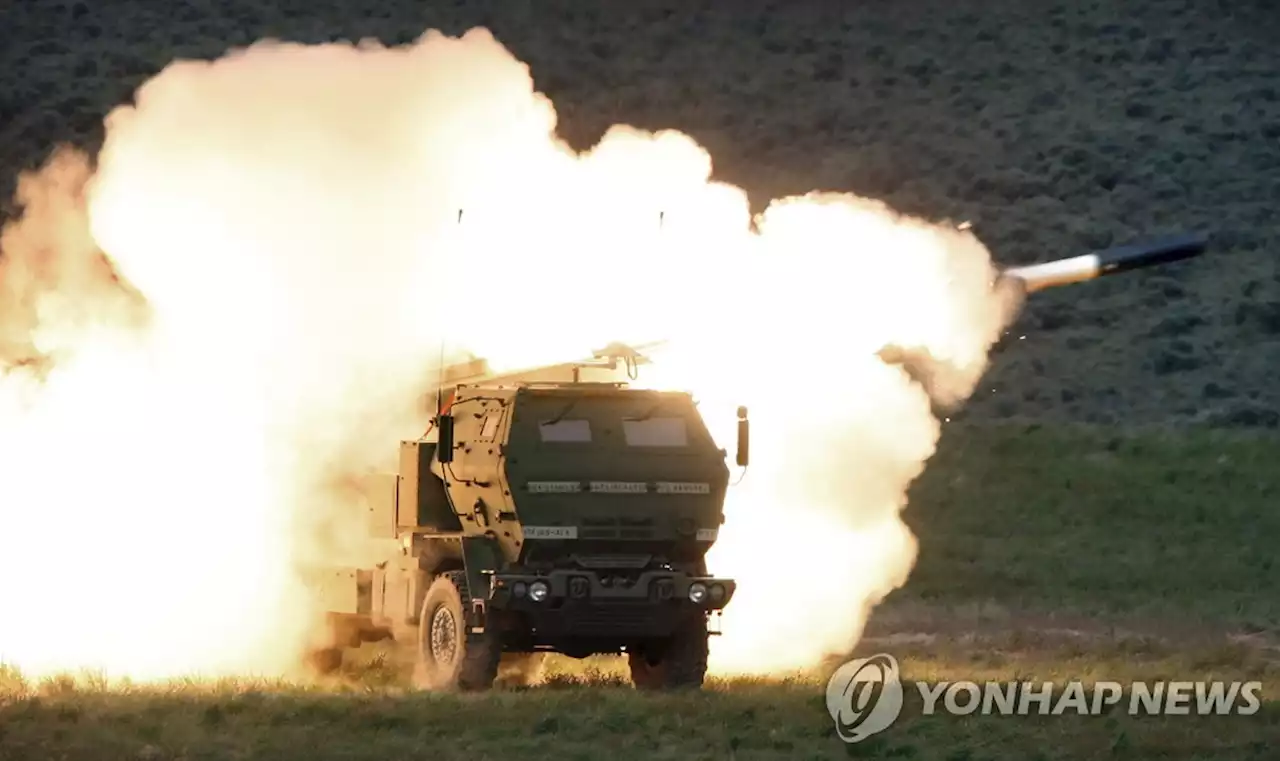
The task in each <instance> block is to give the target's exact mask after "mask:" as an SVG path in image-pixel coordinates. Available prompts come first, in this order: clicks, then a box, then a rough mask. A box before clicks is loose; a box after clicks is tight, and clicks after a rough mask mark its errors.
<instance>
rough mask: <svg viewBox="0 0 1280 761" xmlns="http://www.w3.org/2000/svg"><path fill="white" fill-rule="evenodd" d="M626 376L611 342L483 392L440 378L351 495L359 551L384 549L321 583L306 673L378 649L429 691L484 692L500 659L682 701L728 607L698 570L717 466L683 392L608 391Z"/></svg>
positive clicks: (716, 580)
mask: <svg viewBox="0 0 1280 761" xmlns="http://www.w3.org/2000/svg"><path fill="white" fill-rule="evenodd" d="M646 362H647V359H646V357H645V356H644V355H643V354H642V353H641V352H640V350H637V349H634V348H631V347H627V346H623V345H619V344H615V345H612V346H609V347H606V348H605V349H603V350H600V351H597V352H595V353H594V355H593V356H592V357H591V358H590V359H585V360H582V361H578V362H570V363H566V364H562V365H554V366H548V367H540V368H536V369H533V370H530V371H525V372H519V373H512V374H507V375H502V376H498V375H496V374H494V373H492V372H491V371H490V369H489V367H488V364H487V362H485V361H484V360H477V361H475V362H472V363H469V364H466V365H461V366H456V367H452V368H449V369H448V370H447V371H446V372H445V374H444V376H443V377H442V379H441V382H440V384H439V388H438V389H437V393H438V394H439V397H440V404H439V412H438V414H437V416H436V417H435V421H434V423H433V425H432V428H431V430H429V431H428V432H427V433H426V434H425V435H424V436H422V437H420V438H419V439H416V440H413V441H403V442H401V443H400V452H399V455H400V457H399V468H398V472H396V473H387V474H376V475H373V476H371V477H369V478H368V479H367V481H366V484H365V498H366V502H367V505H368V517H369V530H370V533H371V536H374V537H382V538H386V539H393V540H396V541H397V542H398V543H399V544H398V548H399V549H398V551H397V552H396V553H395V554H394V556H392V557H388V558H387V559H386V560H385V562H382V563H379V564H378V565H376V566H375V567H372V568H361V569H340V570H336V571H334V572H332V573H330V574H328V575H327V577H326V579H325V582H324V584H323V585H322V591H323V593H324V594H325V597H326V603H327V608H328V610H329V611H330V613H329V616H330V619H329V626H330V636H329V638H328V640H327V641H325V642H322V643H321V645H322V646H321V647H320V648H318V650H317V651H316V652H315V653H313V661H314V662H315V663H316V664H317V665H320V666H321V667H322V669H325V670H328V669H333V668H336V667H337V666H338V665H339V664H340V660H341V649H342V648H343V647H354V646H358V645H359V644H360V643H361V642H363V641H374V640H380V639H386V638H388V637H390V638H393V639H395V640H396V641H397V642H405V643H411V644H412V645H413V647H414V648H415V650H416V660H417V664H416V672H417V679H416V682H417V683H418V684H419V685H420V686H423V687H426V688H431V689H461V690H481V689H486V688H488V687H490V686H491V685H492V683H493V682H494V679H495V676H496V674H497V669H498V666H499V663H500V660H501V659H502V658H503V656H504V655H507V656H512V655H520V654H536V653H542V652H555V653H562V654H565V655H569V656H572V657H578V658H581V657H586V656H589V655H593V654H601V653H610V654H625V655H626V656H627V658H628V661H629V665H630V669H631V677H632V680H633V682H634V684H635V685H636V687H638V688H642V689H666V688H680V687H696V686H699V685H701V684H702V682H703V678H704V675H705V673H706V669H707V655H708V638H709V637H710V636H713V635H714V634H716V633H718V632H716V631H715V630H714V628H713V627H711V626H710V624H711V621H712V619H713V618H718V616H717V614H718V613H719V611H721V610H723V609H724V607H725V606H726V605H728V604H729V602H730V601H731V600H732V599H733V595H734V591H735V584H734V581H733V580H732V579H727V578H721V577H718V576H714V575H711V574H709V573H708V569H707V564H706V555H707V551H708V550H709V549H710V548H711V546H712V545H713V544H714V543H715V541H716V537H717V535H718V532H719V528H720V526H721V524H722V523H723V521H724V512H723V506H724V501H725V493H726V490H727V488H728V482H729V473H730V471H729V466H728V464H727V462H726V459H727V452H726V451H725V450H723V449H721V448H720V447H719V446H718V445H717V442H716V441H715V440H713V438H712V435H711V433H710V431H709V430H708V428H707V426H706V424H705V423H704V421H703V419H702V417H701V416H700V415H699V412H698V409H697V407H696V406H695V404H694V399H693V397H692V396H691V395H690V394H688V393H684V392H680V391H656V390H648V389H642V388H633V387H632V386H631V385H630V384H629V383H628V379H634V378H635V377H636V374H637V373H638V371H639V370H638V368H639V367H640V366H641V365H643V364H645V363H646ZM624 371H625V376H626V377H623V374H624ZM620 378H621V379H620ZM738 415H739V422H738V441H737V452H736V462H737V464H738V465H739V466H742V467H745V466H746V465H747V463H748V447H749V438H748V432H749V421H748V418H747V411H746V409H745V408H740V409H739V410H738Z"/></svg>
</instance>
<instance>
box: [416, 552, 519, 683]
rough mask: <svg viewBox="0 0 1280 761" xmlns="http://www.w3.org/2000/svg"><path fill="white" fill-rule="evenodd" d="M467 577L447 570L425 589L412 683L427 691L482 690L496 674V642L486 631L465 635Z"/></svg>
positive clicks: (499, 651)
mask: <svg viewBox="0 0 1280 761" xmlns="http://www.w3.org/2000/svg"><path fill="white" fill-rule="evenodd" d="M469 599H470V597H469V595H468V593H467V577H466V574H465V573H463V572H462V571H450V572H448V573H444V574H441V575H440V576H438V577H436V579H435V581H433V582H432V583H431V586H430V587H429V588H428V589H427V594H426V597H425V598H424V599H423V601H422V612H421V614H420V615H419V617H418V654H417V655H418V657H417V666H416V668H415V675H414V682H415V683H416V684H417V685H418V686H419V687H422V688H425V689H428V690H450V691H451V690H462V691H472V690H487V689H489V688H490V687H492V686H493V680H494V678H495V677H497V675H498V659H499V658H500V657H501V656H502V647H501V642H500V640H499V639H498V636H497V634H496V632H494V631H493V630H492V629H489V628H487V627H486V630H485V633H484V634H477V635H471V634H468V632H467V620H466V615H465V613H466V608H465V607H464V606H465V604H466V601H467V600H469Z"/></svg>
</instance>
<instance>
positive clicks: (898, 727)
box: [0, 426, 1280, 761]
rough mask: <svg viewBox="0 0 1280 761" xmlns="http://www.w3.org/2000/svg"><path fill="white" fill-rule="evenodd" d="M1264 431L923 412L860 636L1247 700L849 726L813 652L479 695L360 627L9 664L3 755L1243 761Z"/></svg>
mask: <svg viewBox="0 0 1280 761" xmlns="http://www.w3.org/2000/svg"><path fill="white" fill-rule="evenodd" d="M1277 462H1280V441H1277V440H1275V439H1274V438H1272V439H1265V438H1257V437H1246V436H1242V435H1231V436H1228V435H1226V434H1223V433H1210V432H1198V433H1197V432H1185V431H1184V432H1180V433H1179V434H1177V436H1176V437H1175V436H1171V435H1169V434H1162V433H1159V432H1151V433H1146V434H1124V435H1122V434H1119V433H1113V432H1111V431H1109V430H1096V429H1094V430H1091V429H1072V430H1065V431H1064V430H1061V429H1054V430H1049V429H1037V428H1014V427H1003V428H977V427H960V426H955V427H952V428H950V429H948V431H947V434H946V436H945V437H944V441H943V446H942V449H941V451H940V452H939V454H938V456H937V458H936V460H935V461H934V463H933V467H932V468H931V469H930V470H929V471H928V472H927V473H926V475H925V476H924V477H923V478H922V479H921V480H920V482H919V483H917V484H916V487H915V488H914V490H913V491H914V494H913V501H912V503H911V505H910V507H909V508H908V512H907V516H908V520H909V522H910V523H911V524H912V526H913V529H914V530H915V531H916V532H917V533H918V534H919V536H920V538H921V556H920V560H919V563H918V565H917V568H916V571H915V573H914V574H913V576H912V578H911V580H910V581H909V582H908V584H907V586H906V587H904V588H903V589H902V590H899V591H898V592H896V593H895V594H893V595H892V596H891V597H890V599H889V600H887V601H886V602H885V603H884V604H883V605H882V606H881V607H880V608H878V609H877V610H876V612H875V613H874V614H873V620H872V623H871V626H870V628H869V631H868V637H867V639H865V640H864V642H863V643H862V644H860V646H859V648H858V650H859V651H860V652H874V651H878V650H886V651H889V652H892V653H893V654H895V655H896V656H897V657H898V658H899V660H900V662H901V663H902V667H903V671H904V677H905V678H907V679H926V680H930V681H937V680H960V679H977V680H986V679H991V680H998V681H1003V680H1013V679H1018V680H1035V681H1040V680H1059V681H1061V680H1067V679H1084V680H1088V681H1093V680H1108V681H1117V682H1121V683H1126V682H1130V681H1134V680H1156V679H1169V680H1188V681H1195V680H1201V679H1227V680H1238V681H1261V682H1263V692H1262V699H1263V705H1262V707H1261V710H1260V711H1259V712H1258V713H1256V714H1254V715H1251V716H1211V717H1194V716H1167V717H1144V716H1130V715H1128V714H1127V713H1125V712H1123V711H1122V712H1117V713H1112V714H1109V715H1103V716H1071V715H1063V716H1043V717H1039V716H1037V717H1001V716H987V717H983V716H973V717H951V716H945V715H936V716H921V715H920V710H919V700H918V698H916V697H915V696H914V690H913V689H910V688H909V689H908V692H907V695H908V701H907V706H906V708H905V709H904V713H903V717H902V718H901V719H900V720H899V721H898V723H897V724H895V725H894V726H893V727H891V728H890V729H889V730H886V731H885V732H883V733H881V734H880V735H877V736H876V737H874V738H871V739H870V740H867V741H865V742H863V743H858V744H856V745H845V744H844V743H842V742H840V741H839V740H838V739H837V738H836V737H835V735H834V733H833V731H832V725H831V722H830V719H829V718H828V716H827V713H826V710H825V707H824V703H823V689H822V687H823V679H824V676H825V674H824V673H823V672H818V673H815V674H811V675H801V676H797V677H796V678H793V679H790V680H747V679H735V680H713V681H712V682H711V683H710V684H709V685H708V687H707V689H706V690H705V691H703V692H701V693H694V694H674V695H656V696H655V695H644V694H639V693H636V692H634V691H633V690H632V689H631V688H630V686H629V685H628V684H627V683H626V680H625V678H623V676H622V672H621V670H620V664H619V663H617V662H616V661H610V660H608V659H592V660H591V661H588V662H586V663H577V662H570V661H565V662H556V663H553V664H552V665H551V666H550V668H549V670H548V672H547V675H546V678H545V681H544V683H543V684H541V685H539V686H536V687H533V688H527V689H526V688H502V689H498V690H496V691H494V692H492V693H490V694H487V695H432V694H421V693H414V692H412V691H409V690H406V689H404V688H403V687H402V684H401V677H400V672H399V671H397V669H395V668H394V667H393V665H392V663H391V661H389V660H388V659H387V657H386V654H385V653H383V652H377V651H370V652H369V653H367V654H365V657H364V659H363V661H362V662H357V663H355V664H353V665H352V666H351V667H350V669H349V671H348V673H347V674H346V678H345V679H342V680H339V681H335V682H333V683H328V684H298V683H283V682H282V683H252V682H236V681H228V682H213V683H201V682H197V681H191V682H185V683H183V682H180V683H175V684H173V685H168V686H135V687H130V686H128V685H106V684H102V683H100V682H97V683H95V682H94V681H93V680H92V679H87V678H81V679H79V680H77V679H75V678H72V677H63V678H59V679H50V680H45V681H43V682H40V683H34V684H32V683H28V682H26V681H24V680H23V679H22V677H21V675H19V674H16V673H15V672H12V671H9V672H3V673H0V757H3V758H5V759H6V760H7V759H10V758H12V759H26V758H31V759H37V758H38V759H46V758H59V759H66V760H67V761H76V760H77V759H101V758H129V759H185V760H187V761H195V759H206V758H208V759H213V758H271V759H295V758H296V759H308V761H311V760H315V759H379V760H380V761H381V760H382V759H398V758H424V757H430V758H433V759H454V758H458V759H464V758H465V759H469V760H471V761H482V760H484V759H509V758H520V757H554V758H557V759H579V758H580V759H598V758H602V757H610V758H614V759H619V760H623V759H685V758H707V759H743V760H745V759H764V758H843V757H847V756H853V757H864V758H910V759H939V760H942V759H971V760H976V759H1073V758H1115V759H1137V758H1142V759H1146V758H1162V759H1183V760H1190V759H1211V758H1212V759H1218V758H1231V759H1256V760H1257V761H1264V760H1270V759H1274V758H1275V749H1276V748H1277V747H1280V700H1277V696H1276V692H1275V687H1276V686H1277V685H1278V684H1280V679H1278V677H1280V658H1278V657H1277V652H1280V650H1278V649H1277V636H1276V634H1277V631H1278V630H1280V608H1278V607H1277V602H1276V601H1277V591H1280V570H1278V569H1276V568H1275V567H1274V565H1273V564H1272V563H1271V562H1270V553H1269V551H1268V550H1269V548H1270V547H1271V546H1273V544H1274V541H1275V539H1276V538H1277V537H1280V514H1278V513H1280V500H1277V498H1276V497H1277V495H1276V492H1275V489H1276V486H1275V479H1274V476H1273V475H1272V474H1274V473H1275V472H1276V471H1275V467H1276V463H1277Z"/></svg>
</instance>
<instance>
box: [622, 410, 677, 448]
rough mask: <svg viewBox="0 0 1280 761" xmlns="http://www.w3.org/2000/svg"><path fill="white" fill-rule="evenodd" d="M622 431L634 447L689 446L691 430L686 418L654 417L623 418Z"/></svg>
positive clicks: (628, 443) (629, 443) (628, 442)
mask: <svg viewBox="0 0 1280 761" xmlns="http://www.w3.org/2000/svg"><path fill="white" fill-rule="evenodd" d="M622 432H623V435H624V436H625V437H626V440H627V445H628V446H632V447H687V446H689V431H688V429H687V428H686V427H685V423H684V418H680V417H654V418H649V419H647V420H623V421H622Z"/></svg>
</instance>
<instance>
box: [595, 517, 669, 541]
mask: <svg viewBox="0 0 1280 761" xmlns="http://www.w3.org/2000/svg"><path fill="white" fill-rule="evenodd" d="M653 535H654V527H653V519H652V518H584V519H583V520H582V522H581V526H580V527H579V529H578V538H579V539H652V538H653Z"/></svg>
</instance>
